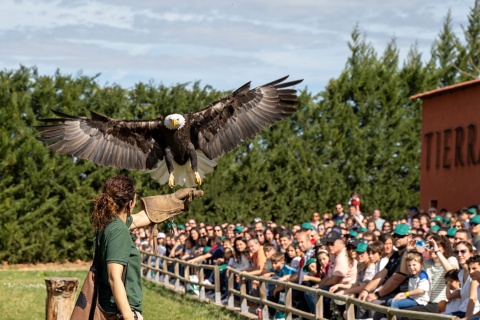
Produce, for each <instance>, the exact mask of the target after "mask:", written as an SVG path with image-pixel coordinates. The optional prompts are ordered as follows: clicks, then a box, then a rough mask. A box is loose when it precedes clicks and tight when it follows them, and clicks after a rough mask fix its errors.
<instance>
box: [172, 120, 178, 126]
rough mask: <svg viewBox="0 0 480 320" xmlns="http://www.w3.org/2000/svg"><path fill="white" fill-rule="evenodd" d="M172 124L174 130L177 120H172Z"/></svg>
mask: <svg viewBox="0 0 480 320" xmlns="http://www.w3.org/2000/svg"><path fill="white" fill-rule="evenodd" d="M172 122H173V127H174V128H176V127H177V124H178V121H177V119H173V120H172Z"/></svg>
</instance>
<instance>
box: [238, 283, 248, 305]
mask: <svg viewBox="0 0 480 320" xmlns="http://www.w3.org/2000/svg"><path fill="white" fill-rule="evenodd" d="M239 276H240V299H241V300H240V301H241V303H240V312H241V313H247V312H248V305H247V298H246V297H245V296H246V295H247V282H246V281H245V278H244V277H243V276H242V275H241V274H240V275H239Z"/></svg>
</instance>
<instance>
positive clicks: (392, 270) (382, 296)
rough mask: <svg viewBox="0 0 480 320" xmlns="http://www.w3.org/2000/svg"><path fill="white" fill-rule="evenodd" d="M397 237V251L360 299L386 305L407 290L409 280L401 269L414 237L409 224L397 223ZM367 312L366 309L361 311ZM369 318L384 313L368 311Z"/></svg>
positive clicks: (395, 237)
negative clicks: (408, 246) (404, 255)
mask: <svg viewBox="0 0 480 320" xmlns="http://www.w3.org/2000/svg"><path fill="white" fill-rule="evenodd" d="M393 238H394V239H395V242H394V244H395V247H397V249H398V251H395V252H394V253H393V254H392V256H391V257H390V259H389V261H388V263H387V265H386V266H385V268H383V269H382V270H381V271H380V272H378V273H377V274H376V275H375V276H374V277H373V279H372V280H371V281H370V282H369V283H367V284H366V286H365V289H364V290H363V291H362V292H361V293H360V295H359V297H358V298H359V299H360V300H367V301H368V302H372V303H375V304H378V305H386V303H387V301H388V300H389V299H391V298H393V297H395V296H396V294H397V293H398V292H405V291H407V290H406V289H407V286H408V280H407V276H406V274H405V273H403V272H401V271H400V266H401V260H402V257H403V254H404V252H405V250H406V248H407V244H408V243H409V242H410V240H411V239H412V236H411V230H410V228H409V226H408V225H407V224H397V226H396V227H395V229H394V231H393ZM360 312H361V313H362V314H365V313H366V311H365V310H361V311H360ZM368 314H369V316H368V318H374V319H382V318H383V317H385V315H384V314H382V313H378V312H374V311H372V310H369V311H368Z"/></svg>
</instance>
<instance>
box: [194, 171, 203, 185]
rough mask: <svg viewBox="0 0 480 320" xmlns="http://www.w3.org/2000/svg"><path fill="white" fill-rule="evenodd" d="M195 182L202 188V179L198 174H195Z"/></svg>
mask: <svg viewBox="0 0 480 320" xmlns="http://www.w3.org/2000/svg"><path fill="white" fill-rule="evenodd" d="M195 182H196V183H197V185H199V186H201V185H202V177H200V174H199V173H198V172H195Z"/></svg>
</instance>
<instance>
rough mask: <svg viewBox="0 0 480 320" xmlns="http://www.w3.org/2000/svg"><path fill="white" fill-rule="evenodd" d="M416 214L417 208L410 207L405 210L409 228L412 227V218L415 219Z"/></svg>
mask: <svg viewBox="0 0 480 320" xmlns="http://www.w3.org/2000/svg"><path fill="white" fill-rule="evenodd" d="M417 213H418V209H417V207H410V208H408V210H407V223H408V225H409V226H410V227H413V226H412V218H413V217H415V216H416V215H417Z"/></svg>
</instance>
